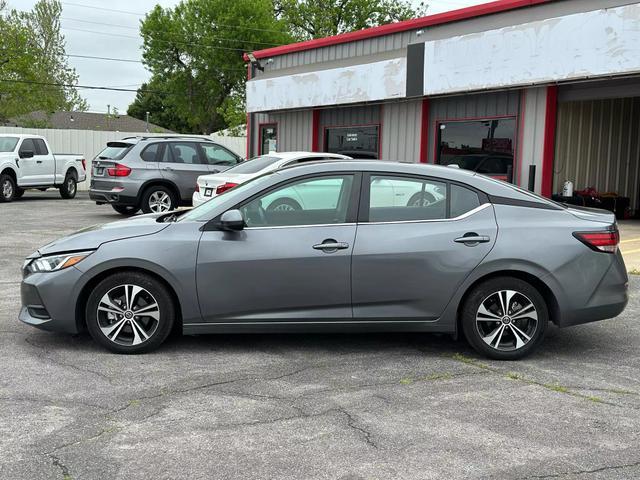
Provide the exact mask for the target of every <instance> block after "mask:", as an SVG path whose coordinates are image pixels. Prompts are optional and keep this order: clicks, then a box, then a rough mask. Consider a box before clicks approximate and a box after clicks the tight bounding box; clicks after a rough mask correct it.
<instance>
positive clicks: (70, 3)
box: [62, 2, 284, 34]
mask: <svg viewBox="0 0 640 480" xmlns="http://www.w3.org/2000/svg"><path fill="white" fill-rule="evenodd" d="M62 3H63V4H64V5H71V6H74V7H82V8H90V9H93V10H102V11H105V12H115V13H124V14H127V15H136V16H138V17H145V16H146V15H147V14H146V13H140V12H131V11H128V10H116V9H113V8H105V7H96V6H94V5H84V4H82V3H75V2H62ZM214 26H215V27H225V28H239V29H241V30H254V31H256V32H273V33H280V34H282V33H284V32H283V31H282V30H274V29H268V28H258V27H245V26H244V25H230V24H224V23H216V24H215V25H214Z"/></svg>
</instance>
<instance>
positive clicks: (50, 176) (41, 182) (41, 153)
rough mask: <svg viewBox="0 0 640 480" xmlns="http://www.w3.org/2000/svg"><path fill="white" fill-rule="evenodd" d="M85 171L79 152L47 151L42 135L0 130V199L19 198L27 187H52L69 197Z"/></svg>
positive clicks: (46, 144)
mask: <svg viewBox="0 0 640 480" xmlns="http://www.w3.org/2000/svg"><path fill="white" fill-rule="evenodd" d="M85 172H86V161H85V159H84V156H83V155H76V154H71V153H64V154H62V153H51V148H49V144H48V143H47V140H46V139H45V138H44V137H41V136H39V135H22V134H11V133H3V134H0V202H10V201H12V200H13V199H15V198H20V197H21V196H22V195H23V194H24V191H25V190H27V189H30V188H37V189H40V190H46V189H47V188H49V187H55V188H57V189H59V190H60V196H61V197H62V198H73V197H75V196H76V192H77V190H78V182H82V181H84V180H85V178H86V173H85Z"/></svg>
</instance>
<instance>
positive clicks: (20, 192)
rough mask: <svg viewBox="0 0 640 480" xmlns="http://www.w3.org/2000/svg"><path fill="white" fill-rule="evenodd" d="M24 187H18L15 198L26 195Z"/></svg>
mask: <svg viewBox="0 0 640 480" xmlns="http://www.w3.org/2000/svg"><path fill="white" fill-rule="evenodd" d="M24 192H25V190H24V188H19V187H18V188H16V196H15V197H14V198H22V196H23V195H24Z"/></svg>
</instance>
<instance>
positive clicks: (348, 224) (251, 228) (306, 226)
mask: <svg viewBox="0 0 640 480" xmlns="http://www.w3.org/2000/svg"><path fill="white" fill-rule="evenodd" d="M356 225H357V224H356V223H353V222H352V223H314V224H311V225H274V226H272V227H244V230H277V229H282V228H309V227H338V226H342V227H354V226H356Z"/></svg>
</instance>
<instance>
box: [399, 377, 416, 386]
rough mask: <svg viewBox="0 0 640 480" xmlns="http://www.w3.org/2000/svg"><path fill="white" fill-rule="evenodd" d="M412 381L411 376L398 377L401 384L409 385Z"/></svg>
mask: <svg viewBox="0 0 640 480" xmlns="http://www.w3.org/2000/svg"><path fill="white" fill-rule="evenodd" d="M413 382H414V380H413V378H409V377H407V378H401V379H400V384H402V385H411V384H412V383H413Z"/></svg>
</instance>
